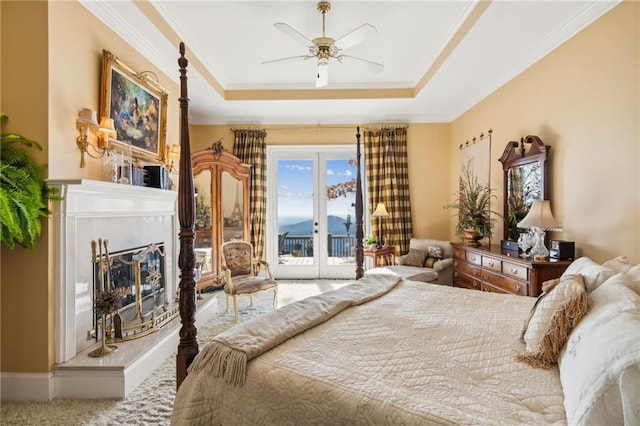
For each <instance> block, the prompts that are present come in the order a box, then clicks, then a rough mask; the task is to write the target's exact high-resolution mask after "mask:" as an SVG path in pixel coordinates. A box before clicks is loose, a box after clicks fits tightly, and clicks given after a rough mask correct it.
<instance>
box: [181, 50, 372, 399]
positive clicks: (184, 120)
mask: <svg viewBox="0 0 640 426" xmlns="http://www.w3.org/2000/svg"><path fill="white" fill-rule="evenodd" d="M188 64H189V62H188V60H187V58H186V57H185V46H184V43H180V58H179V59H178V65H179V67H180V98H179V102H180V172H179V173H180V174H179V178H180V181H179V183H178V219H179V221H180V234H179V238H180V253H179V256H178V267H179V268H180V285H179V288H180V296H179V299H180V300H179V304H180V318H181V323H182V327H181V329H180V343H179V345H178V355H177V357H176V372H177V387H180V384H181V383H182V381H183V380H184V378H185V377H186V375H187V369H188V368H189V366H190V365H191V362H192V361H193V359H194V358H195V356H196V355H197V354H198V352H199V347H198V338H197V334H198V330H197V328H196V325H195V315H196V288H195V286H196V282H195V278H194V272H193V271H194V268H195V265H196V255H195V251H194V239H195V232H194V223H195V197H194V183H193V165H192V162H191V144H190V139H189V97H188V88H187V66H188ZM356 146H357V148H356V162H357V164H360V159H361V155H362V153H361V148H360V127H358V128H357V129H356ZM361 181H362V176H361V172H360V167H358V168H357V174H356V182H357V187H356V203H355V204H356V206H355V214H356V221H355V225H356V234H355V237H356V248H355V250H356V252H355V258H356V269H355V277H356V279H360V278H362V276H363V275H364V254H363V249H364V242H363V239H364V228H363V214H364V213H363V211H364V210H363V199H362V185H361ZM211 214H212V216H213V215H216V214H220V212H215V211H212V212H211ZM212 219H213V218H212ZM212 249H213V253H212V256H217V254H216V253H217V250H218V249H219V247H213V248H212Z"/></svg>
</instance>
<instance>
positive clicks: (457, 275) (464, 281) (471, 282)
mask: <svg viewBox="0 0 640 426" xmlns="http://www.w3.org/2000/svg"><path fill="white" fill-rule="evenodd" d="M453 279H454V282H455V286H456V287H463V288H470V289H472V290H480V289H481V288H482V283H481V282H480V278H474V277H472V276H470V275H467V274H465V273H463V272H460V271H453Z"/></svg>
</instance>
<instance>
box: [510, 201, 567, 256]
mask: <svg viewBox="0 0 640 426" xmlns="http://www.w3.org/2000/svg"><path fill="white" fill-rule="evenodd" d="M518 228H528V229H531V230H532V231H533V233H534V235H535V243H534V245H533V248H532V249H531V251H530V254H531V256H532V257H533V260H544V259H545V258H546V257H547V256H549V250H548V249H547V247H545V245H544V237H545V232H546V231H559V230H561V229H562V228H561V227H560V223H558V221H557V220H556V218H555V217H553V213H551V205H550V203H549V200H535V201H534V202H533V204H531V208H530V209H529V213H527V215H526V216H525V217H524V219H522V220H521V221H520V222H518Z"/></svg>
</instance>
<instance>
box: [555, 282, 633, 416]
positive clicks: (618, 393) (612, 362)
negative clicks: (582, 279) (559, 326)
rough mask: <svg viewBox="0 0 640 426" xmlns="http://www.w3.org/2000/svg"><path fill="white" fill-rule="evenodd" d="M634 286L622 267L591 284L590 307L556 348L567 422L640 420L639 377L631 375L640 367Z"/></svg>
mask: <svg viewBox="0 0 640 426" xmlns="http://www.w3.org/2000/svg"><path fill="white" fill-rule="evenodd" d="M634 288H637V287H636V286H635V284H634V282H633V281H632V279H631V277H630V276H629V274H626V273H621V274H617V275H615V276H613V277H612V278H610V279H608V280H607V281H606V282H605V283H603V284H602V285H601V286H600V287H598V288H597V289H596V290H594V291H593V292H592V293H591V294H590V295H589V296H590V298H591V301H592V307H591V311H590V312H589V313H588V314H587V315H586V316H585V317H584V319H583V320H582V321H581V322H580V324H578V325H577V326H576V328H575V329H574V330H573V332H572V333H571V336H570V337H569V340H568V342H567V345H566V347H565V349H564V350H563V351H562V352H561V353H560V357H559V359H558V366H559V369H560V382H561V384H562V389H563V391H564V395H565V398H564V406H565V411H566V414H567V423H568V424H571V425H583V424H636V423H637V422H638V420H639V419H638V417H637V416H638V411H637V409H638V406H637V403H638V402H637V401H638V400H637V399H636V398H637V396H638V395H640V380H633V378H634V377H638V369H639V368H640V294H638V292H637V291H634ZM634 409H635V411H634ZM634 422H635V423H634Z"/></svg>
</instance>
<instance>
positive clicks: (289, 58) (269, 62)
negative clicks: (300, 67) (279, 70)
mask: <svg viewBox="0 0 640 426" xmlns="http://www.w3.org/2000/svg"><path fill="white" fill-rule="evenodd" d="M311 58H315V56H312V55H298V56H289V57H288V58H280V59H271V60H270V61H264V62H260V65H264V64H272V63H274V62H282V61H290V60H292V59H303V60H307V59H311Z"/></svg>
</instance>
